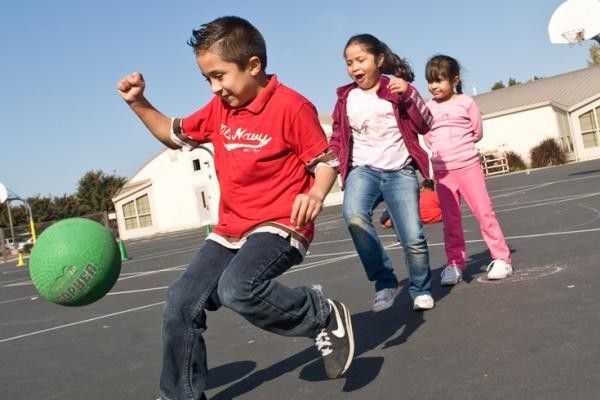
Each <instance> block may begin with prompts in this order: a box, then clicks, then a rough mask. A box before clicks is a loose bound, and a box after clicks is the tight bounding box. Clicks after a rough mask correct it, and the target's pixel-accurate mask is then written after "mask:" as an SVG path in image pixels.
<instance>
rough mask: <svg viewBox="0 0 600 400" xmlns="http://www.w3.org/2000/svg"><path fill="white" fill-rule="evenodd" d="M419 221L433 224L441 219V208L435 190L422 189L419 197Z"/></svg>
mask: <svg viewBox="0 0 600 400" xmlns="http://www.w3.org/2000/svg"><path fill="white" fill-rule="evenodd" d="M419 208H420V211H421V221H423V223H424V224H434V223H436V222H440V221H441V220H442V209H441V208H440V199H439V198H438V195H437V192H435V191H433V190H422V191H421V194H420V199H419Z"/></svg>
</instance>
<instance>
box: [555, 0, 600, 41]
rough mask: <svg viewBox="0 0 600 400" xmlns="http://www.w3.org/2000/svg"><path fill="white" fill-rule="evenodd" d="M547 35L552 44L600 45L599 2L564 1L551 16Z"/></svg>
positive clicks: (590, 0)
mask: <svg viewBox="0 0 600 400" xmlns="http://www.w3.org/2000/svg"><path fill="white" fill-rule="evenodd" d="M548 34H549V35H550V41H551V42H552V43H568V44H571V45H572V44H577V43H580V42H581V41H583V40H590V39H593V40H596V41H598V43H600V0H567V1H565V2H564V3H562V4H561V5H560V6H558V8H557V9H556V10H555V11H554V14H552V17H551V18H550V22H549V23H548Z"/></svg>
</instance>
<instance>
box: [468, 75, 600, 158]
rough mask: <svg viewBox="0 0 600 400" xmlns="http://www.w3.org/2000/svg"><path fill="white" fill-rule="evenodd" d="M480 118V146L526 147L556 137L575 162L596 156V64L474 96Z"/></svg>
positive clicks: (599, 100) (599, 90)
mask: <svg viewBox="0 0 600 400" xmlns="http://www.w3.org/2000/svg"><path fill="white" fill-rule="evenodd" d="M474 99H475V101H476V103H477V105H478V106H479V108H480V110H481V113H482V117H483V139H482V140H481V142H479V143H478V147H479V148H480V149H481V150H483V151H486V150H493V149H500V150H509V151H514V152H515V153H518V154H519V155H520V156H521V157H522V158H523V159H524V160H525V161H526V162H529V161H530V160H529V150H530V149H531V148H532V147H535V146H536V145H538V144H539V143H540V142H541V141H543V140H544V139H546V138H555V139H557V140H558V141H559V143H560V144H561V145H562V147H563V149H564V150H565V152H566V153H567V159H568V160H573V161H580V160H587V159H592V158H598V157H600V132H599V126H600V124H599V122H600V66H593V67H589V68H585V69H581V70H577V71H572V72H568V73H565V74H562V75H557V76H553V77H549V78H543V79H539V80H535V81H531V82H527V83H523V84H519V85H516V86H511V87H507V88H504V89H500V90H494V91H491V92H488V93H483V94H480V95H478V96H474Z"/></svg>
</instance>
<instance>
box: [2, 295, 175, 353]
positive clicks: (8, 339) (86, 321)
mask: <svg viewBox="0 0 600 400" xmlns="http://www.w3.org/2000/svg"><path fill="white" fill-rule="evenodd" d="M164 303H165V302H164V301H160V302H158V303H152V304H147V305H145V306H141V307H135V308H129V309H127V310H123V311H118V312H115V313H111V314H104V315H99V316H97V317H94V318H89V319H84V320H82V321H77V322H72V323H70V324H64V325H58V326H53V327H52V328H47V329H42V330H39V331H34V332H29V333H24V334H22V335H18V336H13V337H9V338H6V339H0V343H4V342H10V341H12V340H17V339H22V338H25V337H29V336H34V335H39V334H41V333H47V332H52V331H57V330H59V329H63V328H68V327H70V326H75V325H81V324H86V323H88V322H93V321H98V320H101V319H105V318H110V317H114V316H117V315H122V314H126V313H130V312H134V311H139V310H143V309H145V308H150V307H155V306H158V305H161V304H164Z"/></svg>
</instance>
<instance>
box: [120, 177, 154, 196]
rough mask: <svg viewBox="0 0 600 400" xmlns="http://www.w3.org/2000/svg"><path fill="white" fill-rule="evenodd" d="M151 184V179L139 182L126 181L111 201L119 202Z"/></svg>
mask: <svg viewBox="0 0 600 400" xmlns="http://www.w3.org/2000/svg"><path fill="white" fill-rule="evenodd" d="M151 184H152V180H151V179H142V180H140V181H135V182H132V181H127V182H126V183H125V184H124V185H123V186H122V187H121V189H119V191H118V192H117V193H116V194H115V195H114V196H113V198H112V201H119V200H121V199H122V198H124V197H127V196H129V195H130V194H132V193H135V192H137V191H138V190H141V189H144V188H146V187H148V186H150V185H151Z"/></svg>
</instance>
